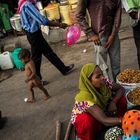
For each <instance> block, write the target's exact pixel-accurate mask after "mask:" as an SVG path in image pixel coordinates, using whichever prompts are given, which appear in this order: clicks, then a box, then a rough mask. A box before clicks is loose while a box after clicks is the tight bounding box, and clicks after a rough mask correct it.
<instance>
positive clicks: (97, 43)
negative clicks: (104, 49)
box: [88, 35, 101, 46]
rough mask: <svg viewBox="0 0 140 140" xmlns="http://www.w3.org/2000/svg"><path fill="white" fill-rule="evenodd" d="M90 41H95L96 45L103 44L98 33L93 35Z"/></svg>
mask: <svg viewBox="0 0 140 140" xmlns="http://www.w3.org/2000/svg"><path fill="white" fill-rule="evenodd" d="M88 41H93V42H94V43H95V45H99V46H101V41H100V39H99V36H98V35H93V36H91V37H90V38H89V39H88Z"/></svg>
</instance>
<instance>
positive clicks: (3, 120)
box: [0, 117, 7, 129]
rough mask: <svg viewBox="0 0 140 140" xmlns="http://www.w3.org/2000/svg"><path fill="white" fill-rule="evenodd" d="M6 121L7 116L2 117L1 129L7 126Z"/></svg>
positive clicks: (0, 121) (0, 120)
mask: <svg viewBox="0 0 140 140" xmlns="http://www.w3.org/2000/svg"><path fill="white" fill-rule="evenodd" d="M6 122H7V117H2V118H1V119H0V129H2V128H3V127H4V126H5V123H6Z"/></svg>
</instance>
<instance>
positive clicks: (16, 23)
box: [10, 15, 22, 31]
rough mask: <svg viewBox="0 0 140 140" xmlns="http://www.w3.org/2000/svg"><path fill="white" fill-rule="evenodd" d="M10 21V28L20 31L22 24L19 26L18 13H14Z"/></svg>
mask: <svg viewBox="0 0 140 140" xmlns="http://www.w3.org/2000/svg"><path fill="white" fill-rule="evenodd" d="M10 22H11V25H12V28H13V29H14V30H16V31H22V26H21V18H20V16H19V15H15V16H13V17H11V18H10Z"/></svg>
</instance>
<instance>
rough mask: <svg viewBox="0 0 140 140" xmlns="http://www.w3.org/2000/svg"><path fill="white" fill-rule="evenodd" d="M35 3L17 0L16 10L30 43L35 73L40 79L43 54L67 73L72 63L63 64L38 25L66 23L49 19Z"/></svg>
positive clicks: (71, 67)
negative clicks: (40, 11)
mask: <svg viewBox="0 0 140 140" xmlns="http://www.w3.org/2000/svg"><path fill="white" fill-rule="evenodd" d="M35 4H36V1H35V0H19V2H18V11H19V13H20V15H21V22H22V27H23V29H24V30H25V32H26V35H27V39H28V41H29V43H30V45H31V52H32V60H33V61H34V63H35V68H36V74H37V75H38V76H39V77H40V79H42V76H41V73H40V67H41V58H42V54H43V55H44V56H45V57H46V58H47V59H48V60H49V61H50V62H51V63H52V64H53V65H54V66H55V67H56V68H57V69H58V70H59V71H60V72H61V73H62V74H63V75H67V74H68V73H69V72H71V70H72V69H73V67H74V64H71V65H69V66H65V64H64V63H63V62H62V61H61V60H60V58H59V57H58V56H57V55H56V54H55V53H54V52H53V50H52V49H51V48H50V46H49V44H48V43H47V42H46V40H45V39H44V37H43V35H42V32H41V30H40V25H48V26H58V27H61V28H66V24H62V23H59V22H53V21H49V20H48V19H47V18H46V17H44V16H43V15H41V14H40V13H39V11H38V9H37V7H36V5H35Z"/></svg>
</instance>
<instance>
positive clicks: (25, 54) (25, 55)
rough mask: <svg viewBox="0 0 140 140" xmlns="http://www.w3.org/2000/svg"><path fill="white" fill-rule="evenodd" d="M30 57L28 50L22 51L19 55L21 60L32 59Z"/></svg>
mask: <svg viewBox="0 0 140 140" xmlns="http://www.w3.org/2000/svg"><path fill="white" fill-rule="evenodd" d="M30 56H31V53H30V51H29V50H28V49H22V50H21V51H20V52H19V54H18V57H19V59H25V58H26V57H28V58H30Z"/></svg>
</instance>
